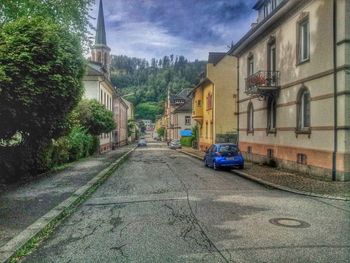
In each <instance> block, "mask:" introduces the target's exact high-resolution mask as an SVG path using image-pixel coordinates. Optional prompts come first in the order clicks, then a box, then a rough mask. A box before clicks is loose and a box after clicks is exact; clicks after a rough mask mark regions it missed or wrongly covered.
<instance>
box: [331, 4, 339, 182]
mask: <svg viewBox="0 0 350 263" xmlns="http://www.w3.org/2000/svg"><path fill="white" fill-rule="evenodd" d="M333 70H334V77H333V81H334V83H333V87H334V116H333V118H334V131H333V133H334V138H333V140H334V149H333V156H332V180H333V181H336V179H337V151H338V96H337V93H338V87H337V0H333Z"/></svg>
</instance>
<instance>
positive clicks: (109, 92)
mask: <svg viewBox="0 0 350 263" xmlns="http://www.w3.org/2000/svg"><path fill="white" fill-rule="evenodd" d="M83 85H84V95H83V97H84V98H86V99H95V100H97V101H98V102H100V103H101V104H103V105H104V106H105V107H106V109H107V110H110V111H113V98H114V97H116V92H115V89H114V88H113V85H112V83H111V82H110V81H109V80H108V79H106V78H105V74H104V68H103V66H102V65H101V64H100V63H94V62H89V64H88V66H87V71H86V74H85V76H84V78H83ZM117 125H118V123H117ZM113 143H114V138H113V132H110V133H104V134H101V135H100V152H105V151H109V150H111V149H112V145H113Z"/></svg>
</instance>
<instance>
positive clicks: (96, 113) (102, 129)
mask: <svg viewBox="0 0 350 263" xmlns="http://www.w3.org/2000/svg"><path fill="white" fill-rule="evenodd" d="M73 115H76V118H77V120H78V121H79V123H80V125H82V126H83V127H84V128H86V130H87V131H88V132H89V133H90V134H92V135H95V136H97V135H100V134H102V133H109V132H111V131H113V130H114V129H115V128H116V124H115V121H114V119H113V113H112V112H111V111H109V110H107V109H106V108H105V107H104V106H103V105H102V104H101V103H99V102H98V101H97V100H82V101H81V102H80V103H79V104H78V106H77V107H76V108H75V110H74V113H73Z"/></svg>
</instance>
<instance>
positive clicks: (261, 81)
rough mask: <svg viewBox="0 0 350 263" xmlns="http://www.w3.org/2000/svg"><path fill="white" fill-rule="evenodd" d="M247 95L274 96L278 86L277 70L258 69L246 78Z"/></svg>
mask: <svg viewBox="0 0 350 263" xmlns="http://www.w3.org/2000/svg"><path fill="white" fill-rule="evenodd" d="M245 81H246V86H245V93H246V94H247V95H259V96H264V97H267V96H276V95H277V93H278V91H279V88H280V84H279V81H280V72H279V71H258V72H257V73H255V74H253V75H250V76H249V77H248V78H246V80H245Z"/></svg>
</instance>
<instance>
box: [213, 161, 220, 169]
mask: <svg viewBox="0 0 350 263" xmlns="http://www.w3.org/2000/svg"><path fill="white" fill-rule="evenodd" d="M213 169H214V170H218V169H219V167H218V166H217V165H216V162H213Z"/></svg>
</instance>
